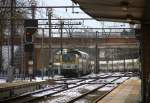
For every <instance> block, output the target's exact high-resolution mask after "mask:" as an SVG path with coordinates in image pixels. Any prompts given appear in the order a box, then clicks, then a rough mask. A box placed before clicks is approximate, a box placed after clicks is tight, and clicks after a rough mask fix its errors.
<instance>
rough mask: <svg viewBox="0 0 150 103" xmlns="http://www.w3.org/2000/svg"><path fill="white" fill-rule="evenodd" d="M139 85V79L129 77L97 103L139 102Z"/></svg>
mask: <svg viewBox="0 0 150 103" xmlns="http://www.w3.org/2000/svg"><path fill="white" fill-rule="evenodd" d="M140 85H141V81H140V79H138V78H135V77H133V78H130V79H129V80H127V81H125V82H124V83H123V84H121V85H120V86H118V87H117V88H116V89H114V90H113V91H112V92H111V93H110V94H108V95H107V96H106V97H104V98H103V99H101V100H100V101H99V102H98V103H139V101H140Z"/></svg>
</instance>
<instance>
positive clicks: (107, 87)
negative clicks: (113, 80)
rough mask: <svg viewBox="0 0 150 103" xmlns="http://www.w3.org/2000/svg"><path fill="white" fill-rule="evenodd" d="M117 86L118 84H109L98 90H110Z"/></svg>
mask: <svg viewBox="0 0 150 103" xmlns="http://www.w3.org/2000/svg"><path fill="white" fill-rule="evenodd" d="M116 86H117V85H116V84H108V85H106V86H105V87H103V88H100V89H98V91H110V90H112V89H113V88H115V87H116Z"/></svg>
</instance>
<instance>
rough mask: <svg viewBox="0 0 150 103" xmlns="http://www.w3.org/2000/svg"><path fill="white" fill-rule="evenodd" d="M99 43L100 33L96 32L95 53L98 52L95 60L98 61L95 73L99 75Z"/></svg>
mask: <svg viewBox="0 0 150 103" xmlns="http://www.w3.org/2000/svg"><path fill="white" fill-rule="evenodd" d="M97 42H98V31H96V45H95V51H96V53H95V59H96V61H95V73H98V71H99V70H98V69H99V55H98V54H99V53H98V52H99V51H98V45H97Z"/></svg>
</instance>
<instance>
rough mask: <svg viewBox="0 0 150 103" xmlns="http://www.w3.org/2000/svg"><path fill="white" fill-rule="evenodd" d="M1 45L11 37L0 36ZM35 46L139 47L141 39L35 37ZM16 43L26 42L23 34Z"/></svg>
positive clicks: (7, 42) (17, 38) (15, 40)
mask: <svg viewBox="0 0 150 103" xmlns="http://www.w3.org/2000/svg"><path fill="white" fill-rule="evenodd" d="M0 41H1V42H0V45H9V38H8V37H5V38H4V39H2V38H0ZM33 41H34V42H33V43H34V44H35V48H40V47H41V45H42V44H43V47H44V48H48V47H49V44H51V46H52V48H60V45H63V47H64V48H72V47H76V48H78V47H86V48H94V47H95V45H96V44H97V46H98V48H108V47H110V48H138V47H139V41H138V40H137V39H136V38H135V37H115V36H114V37H107V38H94V37H91V38H88V37H82V38H80V37H62V38H60V37H51V38H48V37H34V40H33ZM13 43H14V45H16V46H20V45H21V44H24V43H25V42H24V39H23V37H22V38H21V36H14V42H13Z"/></svg>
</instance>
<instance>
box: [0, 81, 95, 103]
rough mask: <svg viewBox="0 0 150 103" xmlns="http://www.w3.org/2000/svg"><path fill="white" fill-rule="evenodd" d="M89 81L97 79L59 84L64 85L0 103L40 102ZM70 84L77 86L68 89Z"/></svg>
mask: <svg viewBox="0 0 150 103" xmlns="http://www.w3.org/2000/svg"><path fill="white" fill-rule="evenodd" d="M66 80H67V79H65V81H66ZM88 80H89V81H90V82H92V81H94V80H95V79H86V80H85V79H82V80H79V81H77V82H76V83H75V82H73V83H67V82H64V83H58V84H62V85H61V86H57V87H53V88H45V89H41V90H37V91H34V92H29V93H25V94H23V95H20V96H17V97H13V98H9V99H4V100H0V102H2V103H26V102H32V101H35V100H39V99H42V98H45V97H47V96H51V95H53V94H56V93H59V92H62V91H65V90H68V89H72V88H75V87H78V86H80V85H82V84H83V83H84V82H83V81H88ZM69 84H71V85H72V84H77V85H74V86H71V87H68V86H69ZM66 85H68V86H67V88H66ZM38 94H40V96H37V95H38ZM42 94H43V95H42Z"/></svg>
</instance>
